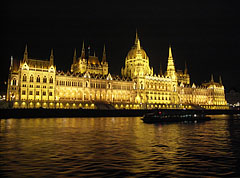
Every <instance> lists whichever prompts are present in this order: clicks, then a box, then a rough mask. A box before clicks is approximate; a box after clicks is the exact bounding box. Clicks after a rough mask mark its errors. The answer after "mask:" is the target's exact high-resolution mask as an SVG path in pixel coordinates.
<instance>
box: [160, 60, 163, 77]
mask: <svg viewBox="0 0 240 178" xmlns="http://www.w3.org/2000/svg"><path fill="white" fill-rule="evenodd" d="M159 75H160V76H162V75H163V71H162V63H161V62H160V70H159Z"/></svg>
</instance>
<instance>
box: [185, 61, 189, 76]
mask: <svg viewBox="0 0 240 178" xmlns="http://www.w3.org/2000/svg"><path fill="white" fill-rule="evenodd" d="M187 72H188V70H187V62H186V61H185V69H184V74H187Z"/></svg>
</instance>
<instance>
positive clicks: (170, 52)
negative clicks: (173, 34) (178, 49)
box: [168, 45, 173, 59]
mask: <svg viewBox="0 0 240 178" xmlns="http://www.w3.org/2000/svg"><path fill="white" fill-rule="evenodd" d="M168 58H169V59H172V58H173V57H172V49H171V45H169V54H168Z"/></svg>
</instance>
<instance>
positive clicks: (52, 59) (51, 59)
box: [50, 49, 54, 65]
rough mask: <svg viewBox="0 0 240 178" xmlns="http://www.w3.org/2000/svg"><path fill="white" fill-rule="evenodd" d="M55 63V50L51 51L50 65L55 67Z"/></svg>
mask: <svg viewBox="0 0 240 178" xmlns="http://www.w3.org/2000/svg"><path fill="white" fill-rule="evenodd" d="M53 62H54V56H53V49H51V55H50V65H53Z"/></svg>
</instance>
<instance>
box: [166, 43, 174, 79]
mask: <svg viewBox="0 0 240 178" xmlns="http://www.w3.org/2000/svg"><path fill="white" fill-rule="evenodd" d="M167 75H168V76H173V75H175V66H174V61H173V56H172V49H171V46H169V54H168V64H167Z"/></svg>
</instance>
